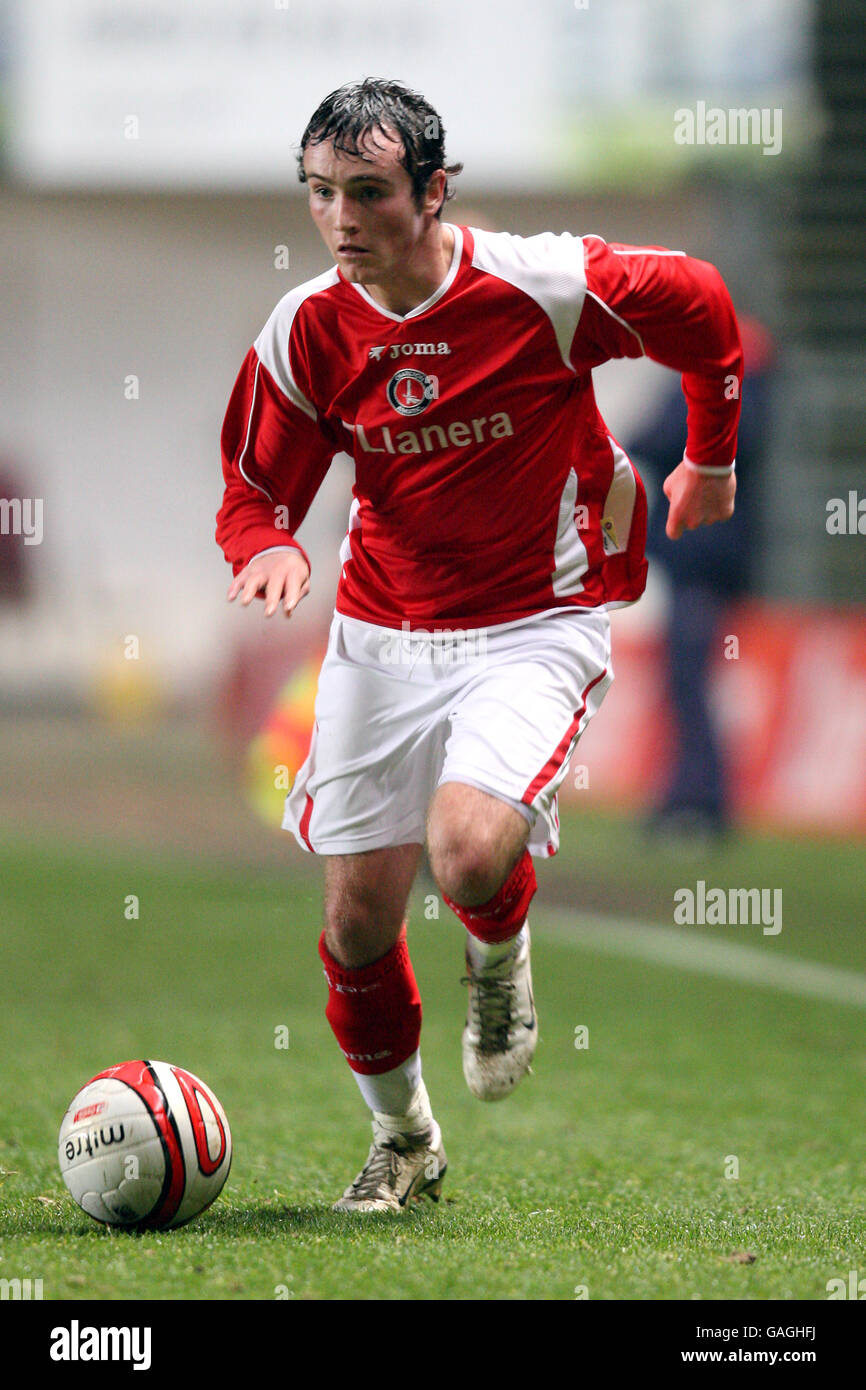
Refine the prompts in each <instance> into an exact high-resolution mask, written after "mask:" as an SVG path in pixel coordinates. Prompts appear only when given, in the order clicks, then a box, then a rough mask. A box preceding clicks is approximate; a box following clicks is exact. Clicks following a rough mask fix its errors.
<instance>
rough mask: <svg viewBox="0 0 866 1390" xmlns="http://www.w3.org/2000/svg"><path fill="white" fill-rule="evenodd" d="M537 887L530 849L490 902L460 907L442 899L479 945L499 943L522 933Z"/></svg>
mask: <svg viewBox="0 0 866 1390" xmlns="http://www.w3.org/2000/svg"><path fill="white" fill-rule="evenodd" d="M537 887H538V884H537V882H536V879H535V869H534V868H533V864H532V856H531V854H530V853H529V850H528V849H526V850H524V851H523V855H522V857H521V858H520V859H518V861H517V863H516V864H515V866H514V868H513V869H512V870H511V873H510V874H509V875H508V878H507V879H506V880H505V882H504V883H503V885H502V887H501V888H500V890H499V892H498V893H494V895H493V897H492V898H491V899H490V901H489V902H486V903H481V904H480V906H478V907H458V905H457V903H455V902H452V900H451V898H449V897H448V896H447V895H446V894H445V893H443V894H442V896H443V898H444V899H445V901H446V903H447V904H448V906H449V907H450V908H451V911H452V912H456V913H457V916H458V917H459V918H460V921H461V922H462V923H463V925H464V927H465V928H466V930H467V931H469V932H471V933H472V935H473V936H477V937H478V940H479V941H487V942H490V943H498V942H500V941H507V940H508V938H509V937H511V936H516V935H517V933H518V932H519V931H520V928H521V927H522V926H523V923H524V922H525V921H526V914H527V912H528V911H529V904H530V903H531V901H532V898H533V894H534V893H535V890H536V888H537Z"/></svg>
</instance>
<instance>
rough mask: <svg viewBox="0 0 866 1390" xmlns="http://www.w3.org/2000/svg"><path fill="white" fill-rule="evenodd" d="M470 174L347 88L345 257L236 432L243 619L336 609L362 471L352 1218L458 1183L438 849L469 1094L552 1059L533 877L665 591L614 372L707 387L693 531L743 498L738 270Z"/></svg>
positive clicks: (339, 161) (336, 809) (354, 680)
mask: <svg viewBox="0 0 866 1390" xmlns="http://www.w3.org/2000/svg"><path fill="white" fill-rule="evenodd" d="M459 168H460V166H451V167H448V166H447V164H446V160H445V150H444V130H443V127H442V123H441V121H440V119H439V117H438V115H437V113H436V112H435V111H434V110H433V109H432V107H431V106H430V105H429V103H427V102H426V101H425V100H424V98H423V97H421V96H419V95H417V94H416V93H414V92H411V91H409V90H407V89H406V88H404V87H402V86H400V85H398V84H397V83H394V82H385V81H373V80H366V81H364V82H361V83H353V84H351V85H348V86H346V87H343V88H340V89H339V90H338V91H336V92H333V93H331V95H330V96H328V97H326V99H325V100H324V101H323V102H322V103H321V105H320V106H319V108H318V109H317V110H316V112H315V113H314V115H313V116H312V118H311V120H310V123H309V125H308V126H307V129H306V131H305V132H304V136H303V139H302V143H301V152H300V156H299V174H300V178H301V180H302V182H303V183H305V184H306V185H307V188H308V192H309V200H310V212H311V214H312V217H313V221H314V222H315V224H316V226H317V228H318V229H319V232H320V233H321V236H322V239H323V240H324V242H325V245H326V247H327V249H328V252H329V254H330V255H331V256H332V257H333V260H334V265H333V267H332V268H331V269H330V270H327V271H326V272H325V273H324V274H322V275H320V276H318V277H317V278H316V279H314V280H310V281H308V282H307V283H306V284H303V285H301V286H299V287H298V288H297V289H294V290H291V291H290V292H289V293H288V294H287V295H285V297H284V298H283V299H282V300H281V301H280V303H279V304H278V305H277V307H276V309H275V310H274V312H273V313H272V314H271V317H270V318H269V319H268V321H267V323H266V324H265V326H264V328H263V329H262V332H261V333H260V335H259V337H258V338H257V339H256V342H255V344H254V346H253V347H252V348H251V349H250V351H249V353H248V354H247V357H246V359H245V361H244V364H243V366H242V368H241V371H240V374H239V376H238V379H237V382H236V384H235V388H234V391H233V393H232V397H231V400H230V403H229V407H228V411H227V414H226V418H225V423H224V426H223V433H222V453H223V472H224V477H225V496H224V500H223V504H222V507H221V509H220V512H219V516H218V519H217V540H218V542H219V544H220V545H221V547H222V549H223V551H224V553H225V555H226V558H227V560H228V561H229V562H230V563H231V565H232V569H233V572H234V575H235V578H234V580H233V582H232V584H231V586H230V588H229V592H228V597H229V600H233V599H235V598H237V597H238V596H240V598H241V602H242V603H243V604H249V603H250V602H251V601H252V600H253V598H255V597H257V596H261V597H262V598H263V600H264V603H265V612H266V614H268V615H271V614H273V613H275V612H276V611H277V609H278V608H282V609H283V611H284V612H285V614H286V615H290V614H291V613H292V612H293V610H294V608H295V607H296V605H297V604H298V603H299V602H300V600H301V599H302V598H303V597H304V595H305V594H306V593H308V591H309V587H310V566H309V562H308V560H307V557H306V555H305V553H304V551H303V550H302V548H301V547H300V545H299V544H298V542H297V541H296V540H295V539H294V532H295V531H296V530H297V528H298V527H299V526H300V524H301V522H302V521H303V519H304V517H305V516H306V514H307V511H308V510H309V507H310V505H311V503H312V501H313V498H314V497H315V494H316V491H317V489H318V487H319V485H320V484H321V482H322V479H323V478H324V476H325V474H326V472H327V470H328V467H329V465H330V462H331V460H332V458H333V457H334V455H335V454H337V453H341V452H346V453H349V454H350V455H351V456H352V457H353V459H354V464H355V484H354V489H353V502H352V506H351V510H350V515H349V526H348V531H347V534H346V537H345V540H344V542H343V546H342V550H341V560H342V572H341V577H340V581H339V585H338V589H337V595H336V611H335V614H334V619H333V623H332V627H331V634H330V641H329V646H328V652H327V655H326V657H325V661H324V664H323V666H322V671H321V675H320V679H319V690H318V696H317V701H316V727H315V731H314V734H313V738H312V742H311V746H310V752H309V755H308V757H307V760H306V762H305V763H304V765H303V767H302V768H301V769H300V771H299V773H298V775H297V777H296V779H295V783H294V785H293V787H292V790H291V792H290V794H289V796H288V797H287V799H286V812H285V817H284V821H283V825H284V827H285V828H286V829H288V830H290V831H292V832H293V833H294V835H295V837H296V838H297V840H298V843H299V844H300V845H302V846H303V847H304V848H305V849H307V850H309V851H312V852H313V853H316V854H320V855H322V856H324V861H325V901H324V931H323V933H322V937H321V941H320V945H319V950H320V954H321V958H322V961H323V963H324V969H325V976H326V979H327V983H328V1005H327V1010H326V1013H327V1018H328V1021H329V1023H330V1024H331V1027H332V1029H333V1031H334V1033H335V1035H336V1038H337V1042H338V1043H339V1046H340V1048H341V1049H342V1051H343V1053H344V1055H345V1056H346V1058H347V1060H348V1062H349V1066H350V1067H351V1069H352V1071H353V1072H354V1074H355V1077H356V1080H357V1082H358V1085H359V1087H360V1090H361V1094H362V1096H363V1097H364V1100H365V1101H366V1103H367V1105H368V1106H369V1108H370V1110H371V1111H372V1116H373V1145H372V1147H371V1149H370V1153H369V1156H368V1159H367V1162H366V1164H365V1165H364V1167H363V1169H362V1171H361V1172H360V1173H359V1175H358V1177H357V1178H356V1179H355V1181H354V1182H353V1183H352V1184H351V1185H350V1186H349V1187H348V1188H347V1189H346V1191H345V1193H344V1194H343V1197H342V1198H341V1199H340V1200H339V1201H338V1202H337V1204H336V1205H337V1207H338V1208H339V1209H341V1210H344V1211H379V1210H389V1209H395V1210H400V1209H401V1208H405V1206H406V1205H407V1203H408V1202H409V1201H410V1199H411V1198H414V1197H418V1196H421V1195H423V1194H427V1195H429V1196H431V1197H434V1198H437V1197H438V1195H439V1192H440V1191H441V1186H442V1177H443V1175H444V1172H445V1166H446V1159H445V1151H444V1148H443V1145H442V1136H441V1133H440V1130H439V1126H438V1124H437V1123H436V1121H435V1119H434V1116H433V1112H432V1109H431V1106H430V1101H429V1098H428V1096H427V1091H426V1089H425V1086H424V1082H423V1079H422V1074H421V1056H420V1050H419V1044H420V1033H421V1001H420V998H419V994H418V989H417V986H416V983H415V977H414V974H413V971H412V965H411V962H410V959H409V951H408V946H407V940H406V928H405V912H406V904H407V901H408V896H409V892H410V889H411V886H412V882H413V879H414V877H415V873H416V870H417V868H418V864H419V860H420V857H421V853H422V848H423V845H424V843H425V840H426V844H427V849H428V855H429V860H430V866H431V869H432V872H433V874H434V876H435V879H436V882H437V884H438V886H439V889H440V891H441V893H442V896H443V898H444V900H445V902H447V903H448V905H449V906H450V907H451V908H452V909H453V911H454V912H455V913H456V915H457V916H458V918H459V919H460V921H461V922H462V923H463V924H464V926H465V927H466V931H467V937H466V962H467V966H466V968H467V980H468V985H469V1008H468V1016H467V1020H466V1026H465V1028H464V1032H463V1068H464V1074H465V1077H466V1081H467V1083H468V1085H469V1088H470V1090H471V1091H472V1092H473V1094H474V1095H476V1096H478V1097H479V1098H480V1099H482V1100H496V1099H499V1098H500V1097H502V1096H506V1095H508V1094H509V1093H510V1092H511V1091H512V1090H513V1089H514V1087H515V1085H516V1084H517V1082H518V1081H519V1080H520V1079H521V1077H522V1076H523V1075H524V1074H525V1073H526V1071H527V1070H528V1068H529V1065H530V1063H531V1061H532V1057H533V1054H534V1051H535V1045H536V1040H537V1034H538V1023H537V1017H536V1013H535V1006H534V1002H533V995H532V980H531V974H530V963H529V944H530V938H529V924H528V919H527V913H528V908H529V904H530V901H531V899H532V896H533V894H534V892H535V888H536V880H535V872H534V868H533V862H532V856H533V855H535V856H541V857H544V856H549V855H552V854H555V853H556V850H557V848H558V843H559V833H558V832H559V822H558V815H557V799H556V793H557V789H558V788H559V786H560V785H561V783H562V781H563V779H564V777H565V775H566V772H567V769H568V763H569V759H570V757H571V755H572V753H573V751H574V748H575V746H576V744H577V740H578V739H579V737H580V735H581V733H582V732H583V730H584V728H585V727H586V725H587V723H588V722H589V720H590V718H591V717H592V715H593V714H594V713H595V712H596V710H597V709H598V707H599V705H600V704H601V701H602V698H603V696H604V694H605V692H606V690H607V689H608V687H609V685H610V683H611V681H612V678H613V672H612V666H611V658H610V637H609V618H608V610H609V609H611V608H613V607H616V606H619V605H621V604H625V603H631V602H633V601H634V600H635V599H637V598H638V597H639V596H640V594H641V593H642V591H643V588H644V583H645V577H646V561H645V559H644V553H643V552H644V539H645V532H646V502H645V496H644V491H643V487H642V485H641V482H640V479H639V478H638V476H637V474H636V473H635V470H634V469H633V468H632V466H631V463H630V462H629V460H628V458H627V457H626V456H625V454H624V452H623V450H622V449H621V448H620V447H619V445H618V444H617V443H616V441H615V440H614V439H613V438H612V436H611V435H610V434H609V432H608V431H607V429H606V427H605V425H604V422H603V421H602V419H601V417H600V415H599V413H598V410H597V407H596V404H595V399H594V396H593V389H592V376H591V372H592V368H593V367H596V366H598V365H599V364H600V363H602V362H605V361H607V360H608V359H610V358H612V357H640V356H642V355H646V356H648V357H651V358H653V359H654V360H656V361H658V362H663V363H664V364H665V365H667V366H669V367H674V368H676V369H677V370H679V371H680V372H681V373H682V385H683V391H684V393H685V396H686V400H687V404H688V437H687V441H686V449H685V454H684V457H683V461H682V462H681V463H680V464H679V466H678V467H677V468H675V469H674V471H673V472H672V473H671V474H670V476H669V478H668V479H667V481H666V483H665V493H666V495H667V497H668V500H669V503H670V510H669V516H668V523H667V527H668V534H669V535H671V536H672V537H677V536H679V535H681V534H682V532H683V530H684V529H692V528H694V527H696V526H700V525H702V524H707V523H711V522H715V521H721V520H724V519H725V518H727V517H729V516H730V515H731V513H732V511H733V503H734V490H735V480H734V472H733V468H734V462H733V461H734V454H735V447H736V430H737V419H738V413H739V381H740V377H741V373H742V357H741V350H740V342H739V335H738V332H737V324H736V318H735V315H734V311H733V307H732V305H731V301H730V297H729V295H728V293H727V290H726V289H725V286H724V284H723V282H722V280H721V277H720V276H719V274H718V272H717V271H716V270H715V269H714V268H713V267H712V266H710V265H708V264H706V263H705V262H702V261H697V260H694V259H691V258H690V257H688V256H686V255H684V254H683V253H682V252H680V251H668V250H665V249H663V248H659V247H634V246H621V245H613V244H612V245H608V244H607V243H605V242H604V241H603V240H602V239H601V238H600V237H598V236H595V235H589V236H583V237H579V236H573V235H571V234H569V233H564V234H562V235H553V234H552V233H545V234H544V235H541V236H534V237H529V238H522V237H519V236H512V235H509V234H507V233H491V232H487V231H481V230H478V229H475V230H473V229H471V228H469V227H460V226H455V225H452V224H449V223H445V222H443V221H442V217H441V214H442V209H443V206H444V204H445V202H446V200H447V198H448V197H449V196H450V194H451V189H450V185H449V179H450V176H451V175H452V174H454V173H456V172H459Z"/></svg>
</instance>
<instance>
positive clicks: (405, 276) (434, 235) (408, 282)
mask: <svg viewBox="0 0 866 1390" xmlns="http://www.w3.org/2000/svg"><path fill="white" fill-rule="evenodd" d="M453 253H454V233H453V231H452V230H451V228H450V227H447V226H445V227H443V226H442V224H441V223H439V222H436V223H435V224H434V226H433V227H431V229H430V236H429V238H426V239H425V241H424V242H423V243H422V245H421V246H420V247H419V248H418V252H417V254H416V255H415V256H413V257H412V260H411V261H410V262H408V263H407V264H406V266H405V268H404V269H403V270H402V271H401V273H400V274H399V275H398V276H394V277H392V278H390V279H389V280H388V281H387V283H383V284H374V285H367V286H366V287H365V288H366V290H367V293H368V294H370V295H372V297H373V299H375V300H376V303H377V304H381V306H382V308H383V309H387V310H388V312H389V313H391V314H400V315H401V316H405V315H406V314H409V313H411V311H412V310H413V309H417V307H418V305H419V304H423V303H424V301H425V300H427V299H429V298H430V296H431V295H432V294H435V292H436V290H438V288H439V286H440V285H441V284H442V281H443V280H444V279H445V277H446V275H447V274H448V270H449V267H450V265H451V257H452V255H453Z"/></svg>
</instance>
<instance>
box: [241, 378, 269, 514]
mask: <svg viewBox="0 0 866 1390" xmlns="http://www.w3.org/2000/svg"><path fill="white" fill-rule="evenodd" d="M259 365H260V364H259V363H256V376H255V380H254V382H253V398H252V400H251V401H250V415H249V419H248V420H247V437H246V439H245V440H244V447H243V450H242V452H241V456H240V458H239V459H238V471H239V473H240V475H241V477H242V478H243V479H244V482H246V483H249V485H250V487H252V488H255V490H256V492H262V493H264V495H265V497H267V499H268V501H269V502H273V500H274V499H273V497H272V496H271V494H270V493H269V492H268V490H267V488H263V487H261V486H260V484H259V483H254V482H253V480H252V478H251V477H250V475H249V474H248V473H247V471H246V469H245V468H244V458H245V456H246V452H247V449H248V448H249V443H250V430H251V429H252V427H253V411H254V410H255V408H256V393H257V391H258V389H259Z"/></svg>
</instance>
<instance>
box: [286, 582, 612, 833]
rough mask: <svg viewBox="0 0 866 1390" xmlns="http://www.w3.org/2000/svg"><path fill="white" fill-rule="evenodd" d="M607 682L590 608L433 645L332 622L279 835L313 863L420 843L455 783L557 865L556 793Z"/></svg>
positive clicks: (596, 613) (598, 615)
mask: <svg viewBox="0 0 866 1390" xmlns="http://www.w3.org/2000/svg"><path fill="white" fill-rule="evenodd" d="M612 680H613V669H612V666H611V657H610V620H609V618H608V615H607V613H606V612H605V611H604V610H602V609H598V608H589V609H574V608H572V609H568V610H566V611H562V610H558V611H553V612H548V613H544V614H540V615H539V616H537V617H533V618H531V619H529V620H523V621H521V622H519V623H505V624H502V625H500V626H496V627H488V628H472V629H468V630H466V631H465V632H458V631H457V630H454V631H451V630H446V629H441V630H434V631H433V632H431V633H423V632H420V633H419V632H418V631H417V630H413V631H411V632H410V631H408V630H405V631H403V632H400V631H397V630H395V629H394V628H387V627H379V626H377V625H376V624H374V623H367V622H362V621H360V620H359V619H357V618H347V617H344V616H343V615H342V614H340V613H335V614H334V619H333V622H332V624H331V633H330V639H329V642H328V650H327V653H326V655H325V659H324V662H323V663H322V669H321V672H320V675H319V688H318V694H317V696H316V723H315V728H314V731H313V737H312V740H311V743H310V751H309V753H308V755H307V759H306V762H305V763H304V764H303V766H302V767H301V768H300V770H299V771H298V775H297V777H296V778H295V781H294V784H293V786H292V790H291V791H290V792H289V794H288V796H287V797H286V807H285V814H284V816H283V829H285V830H290V831H291V832H292V833H293V834H294V836H295V838H296V839H297V841H298V844H299V845H301V847H302V848H303V849H307V850H311V851H312V852H313V853H315V854H358V853H362V852H363V851H365V850H371V849H383V848H385V847H388V846H392V845H402V844H410V843H412V844H423V843H424V841H425V826H426V819H427V808H428V806H429V803H430V800H431V797H432V796H433V793H434V791H435V790H436V788H437V787H439V786H441V785H442V783H443V782H467V783H469V785H470V786H473V787H479V788H480V789H481V790H482V791H485V792H489V793H490V795H492V796H496V797H498V798H500V800H502V801H506V802H508V803H509V804H510V805H512V806H514V807H515V809H516V810H518V811H520V812H521V814H523V815H524V816H525V817H526V819H527V821H528V822H529V825H530V827H531V829H530V838H529V849H530V852H531V853H532V854H536V855H540V856H542V857H546V856H549V855H552V854H555V853H556V851H557V849H558V848H559V814H558V810H557V798H556V793H557V789H558V788H559V786H560V785H561V783H562V781H563V779H564V778H565V776H566V774H567V771H568V764H569V760H570V758H571V755H572V753H573V752H574V748H575V746H576V744H577V740H578V738H579V737H580V735H581V734H582V733H583V730H584V729H585V728H586V726H587V724H588V723H589V721H590V719H591V718H592V716H593V715H594V714H595V712H596V710H597V709H598V707H599V705H600V704H601V702H602V700H603V698H604V695H605V692H606V691H607V689H608V687H609V686H610V684H611V682H612Z"/></svg>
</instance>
